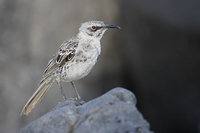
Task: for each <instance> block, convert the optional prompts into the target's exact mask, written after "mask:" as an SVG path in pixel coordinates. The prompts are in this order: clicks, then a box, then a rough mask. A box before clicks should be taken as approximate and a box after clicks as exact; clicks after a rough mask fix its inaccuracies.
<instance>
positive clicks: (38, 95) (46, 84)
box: [21, 77, 52, 115]
mask: <svg viewBox="0 0 200 133" xmlns="http://www.w3.org/2000/svg"><path fill="white" fill-rule="evenodd" d="M51 85H52V80H51V78H50V77H48V78H46V79H45V81H43V82H41V84H40V86H39V87H38V89H37V90H36V91H35V93H34V94H33V95H32V96H31V98H30V99H29V100H28V102H27V103H26V105H25V106H24V107H23V109H22V111H21V115H28V114H29V113H30V112H31V111H32V110H33V109H34V107H35V106H36V105H37V104H38V103H39V102H40V101H41V99H42V98H43V96H44V94H45V93H46V92H47V90H48V89H49V88H50V87H51Z"/></svg>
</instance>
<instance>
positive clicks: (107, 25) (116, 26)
mask: <svg viewBox="0 0 200 133" xmlns="http://www.w3.org/2000/svg"><path fill="white" fill-rule="evenodd" d="M103 28H108V29H109V28H117V29H121V28H120V27H119V26H118V25H113V24H106V25H105V26H104V27H103Z"/></svg>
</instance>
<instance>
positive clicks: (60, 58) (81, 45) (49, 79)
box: [21, 21, 119, 115]
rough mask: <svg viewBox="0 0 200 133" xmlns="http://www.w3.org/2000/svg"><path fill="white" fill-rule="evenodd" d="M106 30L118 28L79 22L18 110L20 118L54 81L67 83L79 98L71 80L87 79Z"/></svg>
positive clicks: (97, 23)
mask: <svg viewBox="0 0 200 133" xmlns="http://www.w3.org/2000/svg"><path fill="white" fill-rule="evenodd" d="M108 28H119V26H114V25H105V24H104V23H103V22H102V21H89V22H85V23H83V24H82V25H81V27H80V28H79V33H78V34H77V35H76V36H75V37H72V38H71V39H69V40H67V41H65V42H64V43H63V44H62V45H61V46H60V48H59V50H58V52H57V54H56V55H55V56H54V57H53V58H52V59H51V60H50V61H49V63H48V64H47V66H46V69H45V71H44V75H43V77H42V79H41V81H40V84H39V87H38V89H37V90H36V92H35V93H34V94H33V95H32V97H31V98H30V99H29V100H28V102H27V103H26V105H25V106H24V108H23V109H22V112H21V115H28V114H29V113H30V112H31V110H32V109H33V108H34V107H35V106H36V105H37V104H38V103H39V102H40V100H41V99H42V97H43V96H44V94H45V93H46V91H47V90H48V89H49V88H50V87H51V85H52V84H53V82H55V81H56V82H57V83H58V84H60V82H62V81H63V82H71V83H72V85H73V87H74V89H75V91H76V94H77V97H78V99H80V96H79V94H78V92H77V90H76V88H75V86H74V84H73V81H76V80H79V79H81V78H83V77H85V76H87V75H88V73H89V72H90V71H91V69H92V68H93V66H94V65H95V63H96V61H97V58H98V56H99V54H100V52H101V46H100V39H101V38H102V36H103V34H104V32H105V31H106V30H107V29H108ZM61 91H62V88H61ZM63 95H64V94H63ZM64 98H65V95H64Z"/></svg>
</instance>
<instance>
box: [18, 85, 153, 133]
mask: <svg viewBox="0 0 200 133" xmlns="http://www.w3.org/2000/svg"><path fill="white" fill-rule="evenodd" d="M38 132H40V133H42V132H44V133H46V132H48V133H55V132H56V133H62V132H65V133H66V132H70V133H72V132H73V133H152V132H151V131H150V130H149V124H148V122H147V121H146V120H144V118H143V116H142V115H141V113H140V112H139V111H138V110H137V108H136V98H135V96H134V94H133V93H131V92H130V91H128V90H126V89H123V88H115V89H113V90H111V91H109V92H108V93H106V94H104V95H103V96H100V97H98V98H96V99H94V100H92V101H89V102H87V103H85V104H83V105H78V103H76V102H75V101H71V100H70V101H64V102H62V103H60V104H58V105H57V106H56V107H55V108H54V109H53V110H52V111H50V112H48V113H47V114H45V115H44V116H42V117H40V118H39V119H37V120H35V121H33V122H32V123H30V124H29V125H27V126H26V127H25V128H23V129H21V130H20V133H38Z"/></svg>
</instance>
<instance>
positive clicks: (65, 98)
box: [58, 82, 67, 100]
mask: <svg viewBox="0 0 200 133" xmlns="http://www.w3.org/2000/svg"><path fill="white" fill-rule="evenodd" d="M58 86H59V88H60V91H61V95H62V97H63V99H64V100H67V97H66V95H65V93H64V90H63V87H62V84H61V82H58Z"/></svg>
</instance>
